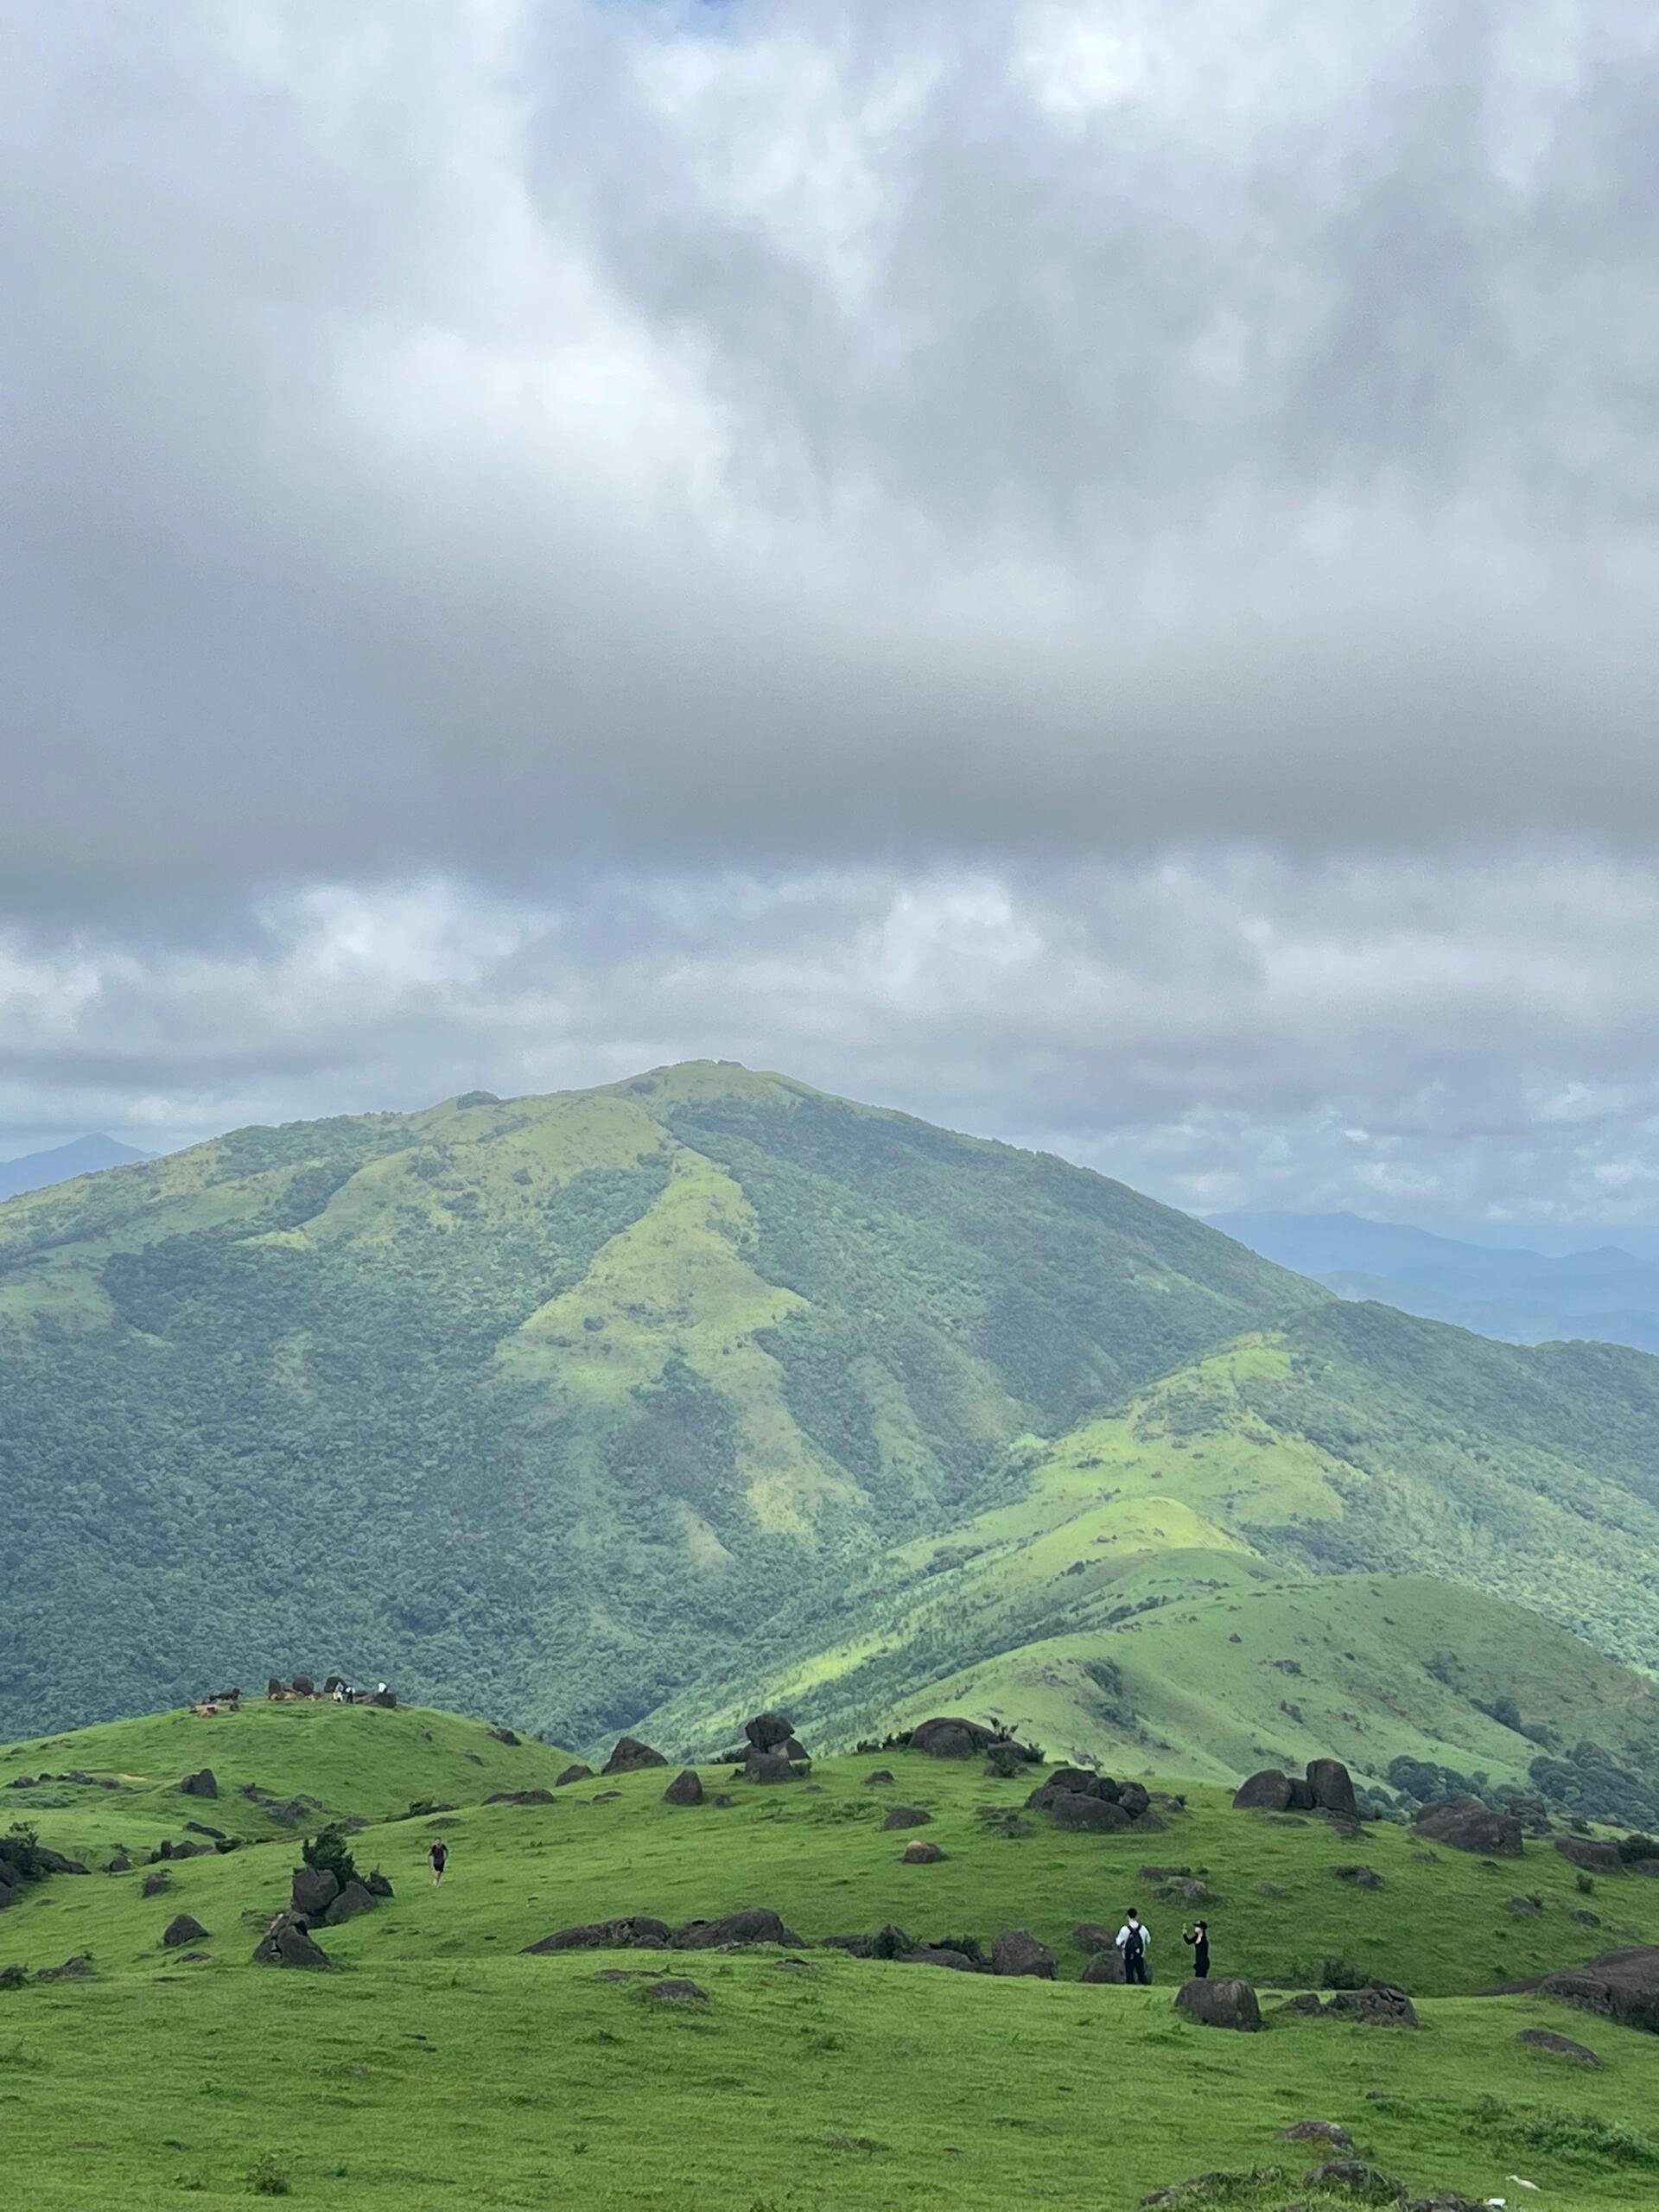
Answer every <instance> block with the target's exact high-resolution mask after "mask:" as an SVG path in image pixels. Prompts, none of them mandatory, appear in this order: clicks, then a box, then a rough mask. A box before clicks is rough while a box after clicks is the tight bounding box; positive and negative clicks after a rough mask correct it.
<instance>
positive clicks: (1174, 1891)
mask: <svg viewBox="0 0 1659 2212" xmlns="http://www.w3.org/2000/svg"><path fill="white" fill-rule="evenodd" d="M1158 1894H1159V1896H1160V1897H1167V1898H1168V1900H1169V1902H1170V1903H1171V1904H1213V1903H1214V1901H1215V1900H1214V1896H1213V1893H1212V1892H1211V1888H1210V1885H1209V1884H1208V1883H1207V1882H1200V1881H1198V1880H1196V1879H1195V1878H1193V1876H1192V1875H1191V1874H1171V1875H1169V1876H1167V1877H1166V1879H1165V1880H1163V1881H1161V1882H1160V1884H1159V1885H1158Z"/></svg>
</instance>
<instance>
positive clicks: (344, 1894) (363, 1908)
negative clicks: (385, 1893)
mask: <svg viewBox="0 0 1659 2212" xmlns="http://www.w3.org/2000/svg"><path fill="white" fill-rule="evenodd" d="M374 1904H375V1901H374V1898H373V1897H372V1895H371V1894H370V1891H369V1889H368V1885H367V1884H366V1883H364V1882H347V1883H346V1886H345V1888H344V1889H343V1890H342V1891H340V1895H339V1896H338V1897H336V1898H335V1899H334V1903H333V1904H331V1905H330V1906H329V1908H328V1910H327V1912H325V1913H324V1914H323V1916H322V1918H323V1924H324V1926H325V1927H328V1928H338V1927H339V1926H340V1923H341V1921H342V1920H355V1919H356V1917H357V1916H358V1914H359V1912H372V1911H373V1910H374Z"/></svg>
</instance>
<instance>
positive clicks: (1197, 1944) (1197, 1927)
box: [1181, 1920, 1210, 1981]
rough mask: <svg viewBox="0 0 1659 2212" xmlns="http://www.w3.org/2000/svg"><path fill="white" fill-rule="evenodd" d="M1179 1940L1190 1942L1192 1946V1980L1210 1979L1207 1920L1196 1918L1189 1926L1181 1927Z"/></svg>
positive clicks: (1208, 1928) (1208, 1927) (1208, 1926)
mask: <svg viewBox="0 0 1659 2212" xmlns="http://www.w3.org/2000/svg"><path fill="white" fill-rule="evenodd" d="M1181 1941H1182V1942H1183V1943H1190V1944H1191V1945H1192V1979H1193V1980H1194V1981H1208V1980H1209V1979H1210V1923H1209V1922H1208V1921H1207V1920H1198V1921H1195V1922H1194V1923H1193V1924H1192V1927H1191V1928H1183V1929H1182V1930H1181Z"/></svg>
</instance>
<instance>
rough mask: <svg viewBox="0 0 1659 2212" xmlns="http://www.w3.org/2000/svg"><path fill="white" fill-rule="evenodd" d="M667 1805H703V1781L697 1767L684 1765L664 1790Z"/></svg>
mask: <svg viewBox="0 0 1659 2212" xmlns="http://www.w3.org/2000/svg"><path fill="white" fill-rule="evenodd" d="M663 1802H664V1804H665V1805H701V1804H702V1779H701V1777H699V1775H698V1774H697V1771H696V1768H695V1767H689V1766H688V1767H684V1768H683V1769H682V1770H681V1771H680V1772H679V1773H678V1774H677V1775H676V1776H675V1777H674V1779H673V1781H672V1782H671V1783H669V1785H668V1787H667V1789H664V1792H663Z"/></svg>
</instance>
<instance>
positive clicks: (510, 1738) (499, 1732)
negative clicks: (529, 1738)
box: [490, 1728, 519, 1749]
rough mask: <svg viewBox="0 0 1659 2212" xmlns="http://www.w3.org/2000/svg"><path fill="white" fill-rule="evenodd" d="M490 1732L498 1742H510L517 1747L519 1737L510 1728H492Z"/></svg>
mask: <svg viewBox="0 0 1659 2212" xmlns="http://www.w3.org/2000/svg"><path fill="white" fill-rule="evenodd" d="M490 1733H491V1735H492V1736H493V1737H494V1738H495V1740H496V1742H497V1743H498V1744H510V1745H512V1746H513V1747H514V1749H517V1747H518V1741H519V1739H518V1737H517V1736H515V1735H514V1734H513V1732H512V1729H511V1728H492V1729H491V1731H490Z"/></svg>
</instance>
